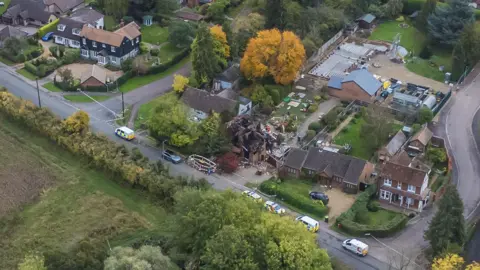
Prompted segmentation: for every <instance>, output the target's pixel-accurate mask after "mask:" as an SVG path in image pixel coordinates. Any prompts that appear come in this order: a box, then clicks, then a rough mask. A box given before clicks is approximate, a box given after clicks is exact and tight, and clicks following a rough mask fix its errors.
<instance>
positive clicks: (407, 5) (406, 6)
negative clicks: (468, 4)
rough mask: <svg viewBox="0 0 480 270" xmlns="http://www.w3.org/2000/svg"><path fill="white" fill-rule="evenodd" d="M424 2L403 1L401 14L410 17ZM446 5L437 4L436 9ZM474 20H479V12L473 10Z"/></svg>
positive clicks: (415, 0)
mask: <svg viewBox="0 0 480 270" xmlns="http://www.w3.org/2000/svg"><path fill="white" fill-rule="evenodd" d="M425 2H426V0H405V1H403V10H402V13H403V14H405V15H411V14H412V13H414V12H415V11H420V10H421V9H422V7H423V4H425ZM445 5H448V4H447V3H443V2H437V7H441V6H445ZM474 13H475V19H476V20H480V10H479V9H475V10H474Z"/></svg>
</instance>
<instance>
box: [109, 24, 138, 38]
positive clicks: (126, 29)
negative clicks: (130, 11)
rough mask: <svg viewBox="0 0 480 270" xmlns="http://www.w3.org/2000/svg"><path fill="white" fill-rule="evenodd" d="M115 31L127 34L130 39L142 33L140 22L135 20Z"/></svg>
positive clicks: (123, 34)
mask: <svg viewBox="0 0 480 270" xmlns="http://www.w3.org/2000/svg"><path fill="white" fill-rule="evenodd" d="M114 33H117V34H120V35H122V36H125V37H127V38H128V39H134V38H136V37H138V36H140V35H141V34H142V33H140V26H138V24H137V23H135V22H131V23H129V24H127V25H125V26H123V27H122V28H120V29H118V30H116V31H115V32H114Z"/></svg>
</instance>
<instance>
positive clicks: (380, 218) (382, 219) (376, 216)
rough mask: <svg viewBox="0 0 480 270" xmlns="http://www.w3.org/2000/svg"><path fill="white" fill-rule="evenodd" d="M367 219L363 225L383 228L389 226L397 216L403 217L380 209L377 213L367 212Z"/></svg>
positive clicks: (363, 219)
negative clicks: (382, 226) (385, 225)
mask: <svg viewBox="0 0 480 270" xmlns="http://www.w3.org/2000/svg"><path fill="white" fill-rule="evenodd" d="M365 214H366V217H364V218H362V221H363V224H366V225H371V226H381V225H384V224H387V223H388V222H389V221H390V220H392V219H393V218H395V217H396V216H399V215H402V214H400V213H396V212H393V211H390V210H386V209H379V210H378V211H377V212H371V211H365Z"/></svg>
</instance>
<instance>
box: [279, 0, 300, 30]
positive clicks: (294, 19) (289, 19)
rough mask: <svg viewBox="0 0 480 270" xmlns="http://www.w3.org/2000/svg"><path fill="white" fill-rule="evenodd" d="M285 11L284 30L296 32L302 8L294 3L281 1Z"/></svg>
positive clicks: (285, 0)
mask: <svg viewBox="0 0 480 270" xmlns="http://www.w3.org/2000/svg"><path fill="white" fill-rule="evenodd" d="M283 5H284V9H285V29H289V30H292V31H297V30H298V29H300V24H301V23H302V20H303V19H302V15H303V10H304V8H303V7H302V6H301V5H300V4H299V3H298V2H295V1H292V0H283Z"/></svg>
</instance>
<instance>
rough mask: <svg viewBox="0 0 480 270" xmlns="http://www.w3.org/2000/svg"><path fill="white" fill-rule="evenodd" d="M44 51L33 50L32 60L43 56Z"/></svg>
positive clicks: (31, 53)
mask: <svg viewBox="0 0 480 270" xmlns="http://www.w3.org/2000/svg"><path fill="white" fill-rule="evenodd" d="M42 53H43V51H41V50H33V51H31V52H30V59H34V58H37V57H39V56H40V55H42Z"/></svg>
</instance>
